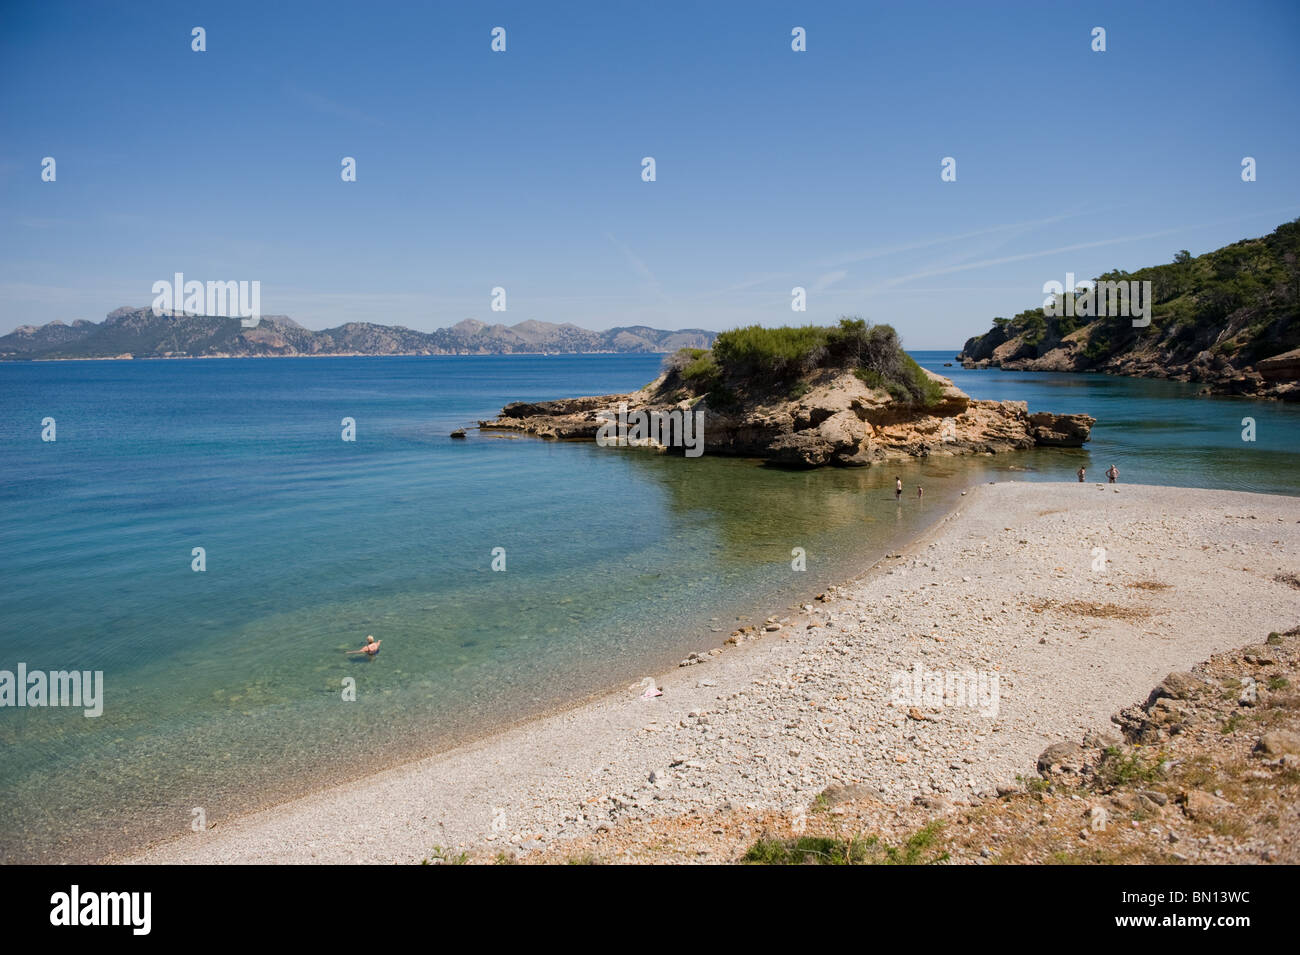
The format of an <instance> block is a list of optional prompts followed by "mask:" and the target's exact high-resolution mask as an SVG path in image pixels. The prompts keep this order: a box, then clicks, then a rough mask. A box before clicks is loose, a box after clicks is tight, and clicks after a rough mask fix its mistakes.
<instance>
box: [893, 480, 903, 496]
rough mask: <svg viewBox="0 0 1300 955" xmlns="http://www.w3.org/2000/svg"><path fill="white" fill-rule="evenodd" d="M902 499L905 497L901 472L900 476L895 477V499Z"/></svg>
mask: <svg viewBox="0 0 1300 955" xmlns="http://www.w3.org/2000/svg"><path fill="white" fill-rule="evenodd" d="M902 499H903V477H902V475H901V474H900V475H899V476H898V477H896V478H894V500H895V501H901V500H902Z"/></svg>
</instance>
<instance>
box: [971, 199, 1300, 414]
mask: <svg viewBox="0 0 1300 955" xmlns="http://www.w3.org/2000/svg"><path fill="white" fill-rule="evenodd" d="M1098 281H1100V282H1116V283H1119V282H1123V283H1134V282H1136V283H1142V282H1150V283H1151V286H1150V288H1151V302H1150V303H1148V304H1151V305H1152V306H1153V307H1151V308H1150V312H1149V318H1150V324H1148V325H1145V326H1138V327H1134V324H1133V320H1132V319H1131V318H1128V317H1120V316H1114V315H1112V316H1109V317H1106V316H1102V317H1097V316H1096V315H1093V314H1087V315H1084V314H1081V313H1080V310H1079V309H1077V308H1076V307H1073V306H1074V303H1071V306H1072V307H1071V308H1070V310H1069V311H1070V313H1071V314H1068V315H1060V314H1057V315H1048V314H1046V313H1045V312H1044V310H1043V309H1042V308H1033V309H1029V310H1028V311H1024V312H1021V313H1020V314H1019V315H1017V316H1015V317H1014V318H995V319H993V328H992V329H990V330H989V331H988V332H985V333H984V334H983V335H976V336H975V337H974V338H971V339H970V340H968V341H967V342H966V345H965V346H964V347H963V348H962V350H961V354H960V355H958V356H957V357H958V359H960V360H961V361H962V362H963V364H964V365H965V366H966V367H968V368H987V367H994V368H1006V369H1011V370H1015V371H1101V372H1106V373H1108V374H1114V375H1132V376H1136V377H1143V378H1174V379H1178V380H1180V381H1197V382H1204V383H1205V385H1206V388H1205V391H1207V392H1210V393H1215V394H1237V395H1252V396H1259V397H1269V398H1281V399H1284V400H1290V401H1296V400H1300V219H1297V220H1295V221H1292V222H1287V223H1284V224H1283V225H1280V226H1278V227H1277V229H1275V230H1274V231H1273V232H1272V234H1270V235H1266V236H1263V237H1262V238H1258V239H1243V240H1242V241H1240V242H1234V243H1233V244H1232V245H1228V246H1224V247H1223V248H1222V249H1216V250H1215V251H1213V252H1207V253H1205V254H1204V255H1198V256H1195V257H1193V256H1191V255H1189V254H1188V253H1187V252H1186V251H1183V252H1179V253H1178V254H1177V255H1175V257H1174V261H1173V262H1172V263H1169V264H1166V265H1155V266H1150V267H1148V268H1144V269H1140V270H1138V271H1137V272H1120V271H1115V272H1109V273H1107V274H1106V275H1102V276H1098ZM1075 301H1076V302H1078V301H1081V299H1080V298H1076V299H1075ZM1098 301H1100V299H1098ZM1053 311H1059V310H1058V309H1055V308H1054V309H1053ZM1084 311H1087V312H1091V311H1094V310H1093V309H1085V310H1084Z"/></svg>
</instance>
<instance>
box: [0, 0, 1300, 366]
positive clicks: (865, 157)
mask: <svg viewBox="0 0 1300 955" xmlns="http://www.w3.org/2000/svg"><path fill="white" fill-rule="evenodd" d="M0 9H2V11H3V12H0V225H2V226H3V228H0V333H2V332H7V331H10V330H11V329H12V328H14V327H15V326H17V325H20V324H27V323H32V324H39V323H43V322H46V321H51V320H54V319H61V320H63V321H68V322H71V321H73V320H75V319H79V318H81V319H90V320H94V321H98V320H100V319H102V318H103V316H104V315H105V314H106V313H107V312H108V311H110V310H111V309H113V308H115V307H117V306H120V305H147V304H149V302H150V301H151V300H152V292H151V287H152V285H153V283H154V282H156V281H159V280H165V279H170V278H171V276H172V274H173V273H174V272H178V271H179V272H184V273H185V276H186V278H187V279H199V280H201V281H206V280H230V279H245V280H257V281H260V282H261V285H262V312H263V313H264V314H288V315H290V316H291V317H293V318H295V319H297V320H298V321H300V322H301V323H302V324H304V325H306V326H308V327H311V328H324V327H328V326H331V325H337V324H340V323H342V322H345V321H367V320H368V321H376V322H382V323H385V324H401V325H406V326H409V327H412V328H419V329H425V330H428V329H433V328H438V327H442V326H445V325H450V324H454V323H455V322H457V321H460V320H461V319H464V318H478V319H481V320H484V321H489V322H493V321H503V322H505V323H506V324H514V323H515V322H519V321H523V320H525V319H538V320H542V321H553V322H563V321H572V322H574V323H576V324H579V325H583V326H585V327H589V328H597V329H603V328H608V327H611V326H614V325H626V324H648V325H653V326H656V327H660V328H681V327H703V328H710V329H715V330H720V329H723V328H729V327H734V326H736V325H740V324H750V323H755V322H757V323H760V324H764V325H777V324H785V323H791V322H793V323H796V324H803V323H807V322H818V323H821V322H828V321H832V320H833V319H835V318H836V317H838V316H840V315H860V316H863V317H866V318H869V319H871V320H874V321H878V322H890V323H892V324H894V325H895V327H897V328H898V329H899V331H900V332H901V333H902V335H903V340H904V343H905V344H906V345H907V346H908V347H910V348H914V349H917V348H948V347H952V346H956V345H960V344H961V343H962V342H963V341H964V340H965V339H966V338H967V337H968V336H970V335H972V334H975V333H977V332H982V331H984V330H985V329H986V328H987V327H988V325H989V322H990V319H991V318H992V317H993V316H995V315H1011V314H1014V313H1015V312H1017V311H1020V310H1022V309H1024V308H1028V307H1032V306H1034V305H1036V304H1039V303H1040V302H1041V300H1042V298H1043V295H1042V292H1041V289H1042V285H1043V283H1044V282H1046V281H1048V280H1052V279H1055V280H1058V281H1063V280H1064V278H1065V273H1066V272H1067V271H1070V272H1074V273H1075V274H1076V275H1077V276H1078V277H1080V278H1083V277H1091V276H1093V275H1095V274H1097V273H1099V272H1102V271H1105V270H1107V269H1110V268H1128V269H1133V268H1138V267H1141V266H1143V265H1149V264H1154V263H1158V262H1166V261H1169V260H1170V259H1171V258H1172V256H1173V253H1174V252H1175V251H1176V250H1178V249H1183V248H1186V249H1189V250H1191V251H1192V252H1193V253H1194V254H1195V253H1200V252H1204V251H1208V250H1210V249H1213V248H1217V247H1219V246H1221V245H1224V244H1227V243H1228V242H1232V241H1235V240H1237V239H1240V238H1243V237H1247V236H1255V235H1262V234H1265V233H1267V232H1269V231H1271V230H1272V229H1273V228H1275V227H1276V226H1277V225H1278V224H1279V223H1281V222H1284V221H1287V220H1289V219H1293V218H1296V217H1297V216H1300V182H1298V181H1297V175H1298V174H1300V116H1298V115H1297V113H1298V112H1300V109H1298V107H1297V104H1298V102H1300V95H1298V91H1300V55H1297V53H1296V51H1297V50H1300V4H1296V3H1294V2H1292V0H1282V2H1249V0H1247V2H1236V3H1201V2H1177V3H1151V4H1141V5H1138V4H1133V3H1127V2H1126V3H1113V4H1108V3H1045V2H1036V3H1025V4H988V5H986V4H974V3H924V2H915V3H912V2H909V3H901V4H890V5H882V4H867V3H862V2H854V3H816V4H793V3H743V4H742V3H709V4H702V3H671V2H657V3H628V4H614V3H608V2H607V3H590V4H588V3H582V4H577V3H575V4H564V5H558V4H551V3H541V2H536V0H534V2H528V3H518V4H501V3H483V4H478V3H475V4H451V3H445V4H419V5H416V4H410V5H409V8H408V5H400V6H399V5H388V4H384V3H380V2H367V3H335V2H328V0H324V2H322V0H318V2H313V3H309V4H291V3H265V2H261V3H249V4H244V3H231V2H221V3H210V4H206V3H187V4H175V3H157V4H154V3H129V4H128V3H122V4H107V3H87V4H68V3H59V2H46V3H40V4H37V3H31V4H14V3H10V4H5V5H4V6H3V7H2V8H0ZM194 26H202V27H204V28H205V29H206V31H207V51H206V52H204V53H195V52H193V51H191V49H190V42H191V35H190V31H191V28H192V27H194ZM495 26H502V27H505V28H506V31H507V34H506V36H507V50H506V52H505V53H493V52H492V51H491V49H490V43H491V36H490V31H491V29H492V28H493V27H495ZM795 26H802V27H804V28H805V29H806V30H807V47H808V48H807V51H806V52H803V53H796V52H794V51H792V50H791V48H790V40H791V36H790V33H791V29H792V28H793V27H795ZM1095 26H1101V27H1104V28H1105V29H1106V31H1107V34H1106V45H1107V50H1106V52H1104V53H1096V52H1093V51H1092V49H1091V47H1090V44H1091V31H1092V28H1093V27H1095ZM45 156H53V157H54V158H55V159H56V161H57V175H58V178H57V181H56V182H53V183H48V182H42V181H41V176H40V173H41V160H42V158H43V157H45ZM344 156H352V157H355V158H356V160H357V180H358V181H357V182H355V183H344V182H343V181H342V180H341V178H340V175H339V173H340V168H341V167H340V163H341V160H342V158H343V157H344ZM643 156H653V157H655V160H656V164H657V180H656V181H655V182H652V183H647V182H643V181H642V179H641V159H642V157H643ZM945 156H951V157H954V158H955V159H956V160H957V181H956V182H942V181H941V180H940V162H941V160H942V158H943V157H945ZM1244 156H1252V157H1254V158H1255V159H1256V161H1257V164H1258V179H1257V181H1256V182H1252V183H1245V182H1242V180H1241V175H1240V172H1241V160H1242V157H1244ZM796 285H799V286H803V287H805V288H806V289H807V290H808V309H807V311H806V312H804V313H795V312H792V311H791V309H790V292H791V289H792V288H793V287H794V286H796ZM494 286H501V287H504V288H505V289H506V292H507V304H508V310H507V311H506V312H504V313H497V312H492V311H491V310H490V308H489V304H490V296H491V290H492V288H493V287H494Z"/></svg>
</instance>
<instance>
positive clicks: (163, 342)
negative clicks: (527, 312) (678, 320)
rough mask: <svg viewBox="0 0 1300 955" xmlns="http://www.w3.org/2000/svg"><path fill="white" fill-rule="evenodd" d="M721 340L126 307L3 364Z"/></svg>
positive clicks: (50, 330)
mask: <svg viewBox="0 0 1300 955" xmlns="http://www.w3.org/2000/svg"><path fill="white" fill-rule="evenodd" d="M713 338H714V333H713V332H709V331H705V330H703V329H698V328H688V329H682V330H679V331H665V330H662V329H657V328H648V327H646V326H644V325H636V326H631V327H620V328H611V329H609V330H607V331H603V332H593V331H589V330H588V329H585V328H579V327H578V326H577V325H571V324H568V323H565V324H563V325H554V324H551V323H549V322H535V321H526V322H520V323H519V324H517V325H514V326H506V325H487V324H484V323H483V322H479V321H475V320H474V319H466V320H465V321H463V322H459V323H458V324H456V325H453V326H452V327H450V328H440V329H438V330H436V331H433V332H418V331H414V330H412V329H409V328H403V327H401V326H400V325H377V324H373V323H370V322H349V323H348V324H346V325H340V326H338V327H337V328H327V329H324V330H323V331H312V330H311V329H307V328H303V327H302V326H301V325H299V324H298V323H297V322H295V321H294V320H293V319H291V318H288V317H286V316H284V315H269V316H263V317H262V320H261V321H260V322H259V324H258V325H257V327H255V328H243V327H242V326H241V324H240V320H239V319H238V318H220V317H216V316H205V315H187V314H175V315H170V314H168V315H161V316H160V315H155V314H154V313H153V311H152V310H151V309H148V308H119V309H116V310H115V311H112V312H110V313H109V314H108V317H107V318H105V319H104V321H103V322H99V323H95V322H87V321H76V322H73V323H72V324H71V325H66V324H64V323H63V322H51V323H49V324H48V325H42V326H39V327H37V326H33V325H24V326H22V327H20V328H17V329H15V330H14V331H13V332H11V333H10V334H8V335H4V336H0V359H9V360H14V359H57V358H247V357H273V356H294V355H500V354H514V353H530V352H553V353H567V354H572V353H579V352H672V351H676V350H677V349H679V348H683V347H688V346H694V347H701V346H702V347H707V346H708V345H710V344H711V343H712V341H713Z"/></svg>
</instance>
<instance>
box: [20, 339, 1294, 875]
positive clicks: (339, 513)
mask: <svg viewBox="0 0 1300 955" xmlns="http://www.w3.org/2000/svg"><path fill="white" fill-rule="evenodd" d="M917 357H918V359H919V360H921V361H922V363H923V364H926V365H927V366H928V367H932V368H934V369H935V370H938V371H941V372H942V373H944V374H949V375H951V376H952V377H953V378H954V379H955V380H956V381H957V383H958V384H959V385H960V386H961V387H963V388H964V389H966V390H967V391H969V392H971V393H972V394H973V395H975V396H976V397H990V398H1010V399H1017V400H1028V401H1029V403H1030V407H1031V408H1032V409H1047V410H1054V411H1087V412H1088V413H1090V414H1093V415H1095V416H1096V417H1098V418H1099V419H1100V422H1099V424H1098V426H1097V428H1096V430H1095V432H1094V443H1093V446H1092V448H1091V449H1090V450H1086V451H1076V450H1051V451H1039V452H1027V453H1023V454H1015V455H1005V456H1000V457H998V458H992V459H989V458H973V459H942V460H936V461H933V462H917V463H914V464H909V465H906V466H904V467H894V466H890V468H889V469H888V470H886V469H882V468H872V469H858V470H825V471H818V472H795V471H784V470H779V469H775V468H769V467H763V466H760V465H759V464H758V463H756V462H753V461H748V460H734V459H733V460H728V459H712V458H707V457H706V458H700V459H693V460H687V459H681V458H667V457H661V456H658V455H654V454H653V453H648V452H642V451H636V450H627V449H623V450H618V449H600V448H597V447H595V445H593V444H585V443H556V442H545V441H539V440H535V439H531V438H522V437H506V436H490V435H488V434H482V435H480V434H478V433H477V432H473V431H471V433H470V437H469V438H468V440H465V441H453V440H451V439H450V438H448V437H447V435H448V433H449V432H450V431H451V430H452V429H453V428H456V427H461V426H465V425H472V424H473V423H474V422H475V421H477V420H478V419H480V418H486V417H490V416H491V415H492V414H493V413H494V412H495V411H496V410H497V409H498V408H500V407H501V406H502V405H503V404H505V403H507V402H509V401H513V400H540V399H545V398H553V397H561V396H567V395H575V394H596V393H607V392H614V391H625V390H630V389H632V388H635V387H637V386H639V385H641V384H643V383H645V382H646V381H648V380H650V379H651V378H653V377H654V376H655V374H656V373H657V370H658V367H659V364H660V361H661V358H660V357H659V356H636V355H625V356H615V355H591V356H553V357H543V356H503V357H442V358H339V359H277V360H221V361H174V362H167V361H154V362H144V361H140V362H64V363H38V364H18V363H2V364H0V669H11V670H12V669H14V668H16V665H17V663H18V662H19V661H22V662H25V663H26V664H27V666H28V669H29V670H36V669H43V670H50V669H69V668H75V669H79V670H102V671H103V672H104V680H105V687H106V689H105V698H106V699H105V708H104V714H103V715H102V716H101V717H98V718H95V719H87V718H86V717H84V716H83V715H82V712H81V710H73V709H50V708H44V709H26V708H25V709H14V708H8V707H5V708H0V859H3V860H4V861H25V860H36V859H43V860H59V861H62V860H68V861H89V860H94V859H98V858H102V857H104V856H105V855H106V854H109V853H112V852H114V851H117V850H120V849H123V848H126V847H130V846H134V845H139V844H142V843H144V842H147V841H150V840H155V839H161V838H167V837H171V836H175V835H180V834H183V833H184V832H186V831H188V826H189V824H190V821H191V818H192V817H191V810H192V809H193V808H194V807H203V809H204V811H205V813H206V816H207V819H208V822H209V823H214V822H215V823H217V824H220V822H221V821H223V820H224V819H226V818H228V817H229V816H230V814H232V813H235V812H239V811H244V810H247V809H250V808H254V807H256V806H259V805H263V804H266V803H268V802H271V801H275V800H278V799H281V798H285V797H288V796H292V795H296V794H299V793H301V792H304V791H306V790H308V789H311V788H314V787H317V786H321V785H327V784H331V783H336V782H339V781H341V780H344V779H346V778H349V777H352V776H355V775H358V774H360V773H364V772H367V771H370V770H373V769H376V768H378V767H380V766H383V765H387V764H391V763H392V762H395V761H397V760H400V759H403V758H407V757H412V756H417V755H421V754H424V753H428V752H432V751H435V750H437V749H439V748H442V747H445V746H447V745H450V744H452V743H454V742H456V741H459V740H463V739H466V738H468V737H470V736H473V735H475V734H477V733H481V732H485V731H487V730H490V729H492V728H496V727H499V726H501V725H503V724H504V723H507V722H509V721H512V720H517V719H520V718H524V717H526V716H528V715H530V714H535V713H537V712H541V711H543V710H546V709H548V708H552V707H554V706H556V705H560V704H563V703H565V702H568V701H572V700H574V699H576V698H579V697H581V696H583V695H584V694H588V693H591V692H596V691H600V690H602V689H606V688H608V687H610V686H615V685H619V684H620V683H627V682H632V681H635V680H637V679H639V677H640V676H641V675H643V674H645V673H649V672H653V670H654V669H655V668H657V667H661V666H664V665H669V664H671V663H672V662H675V660H677V659H679V658H680V657H681V656H683V655H685V653H686V652H687V651H689V650H692V649H703V648H705V647H709V646H714V645H717V644H719V643H720V642H721V640H722V639H723V638H724V637H725V636H726V633H727V632H729V631H730V630H731V629H732V628H733V627H734V626H735V625H736V621H737V619H743V620H744V621H746V622H750V621H754V620H756V619H761V618H762V617H763V616H765V615H766V614H767V613H770V612H772V611H774V610H777V609H779V608H781V607H784V606H786V605H788V604H790V603H792V602H793V601H795V600H797V599H801V598H804V597H806V596H808V595H810V594H811V593H815V592H816V591H817V590H818V589H819V588H820V587H822V586H824V585H825V584H826V583H828V582H831V581H834V580H838V579H841V578H842V577H843V576H845V575H847V574H850V573H852V572H855V571H856V570H858V569H860V568H861V567H863V566H865V565H866V564H869V563H870V562H871V561H873V560H874V559H875V558H876V557H878V556H879V555H880V554H881V553H884V552H885V551H887V550H889V549H891V548H893V547H895V546H897V545H898V544H899V543H900V542H901V541H903V540H905V539H908V538H911V537H914V536H915V535H916V534H918V533H919V532H920V531H921V530H923V529H924V528H925V527H926V526H928V525H929V524H930V523H931V522H932V521H933V520H935V519H936V518H938V517H939V516H941V515H942V514H943V513H944V512H945V511H946V510H947V508H948V507H949V506H950V504H951V501H952V500H953V499H954V498H955V497H956V495H957V494H958V493H959V491H960V490H961V489H963V488H965V487H968V486H969V485H971V484H973V483H976V482H979V481H984V480H995V479H1006V478H1008V477H1014V478H1016V479H1031V480H1032V479H1038V478H1041V479H1050V480H1060V479H1061V478H1062V477H1063V476H1064V477H1069V476H1072V474H1073V472H1074V469H1075V468H1077V467H1078V466H1079V463H1081V462H1084V463H1088V466H1089V467H1090V468H1092V469H1095V472H1094V476H1099V475H1100V471H1101V469H1103V468H1105V467H1106V466H1108V465H1109V464H1110V463H1111V462H1112V461H1114V463H1116V464H1117V465H1118V466H1119V467H1120V469H1121V471H1122V472H1123V479H1124V480H1132V481H1141V482H1145V483H1159V484H1170V485H1183V484H1186V485H1196V486H1210V487H1231V488H1239V489H1248V490H1259V491H1268V492H1273V493H1289V494H1295V493H1300V478H1298V477H1297V475H1296V472H1295V467H1294V465H1295V454H1294V452H1295V449H1296V447H1297V446H1298V445H1300V441H1298V440H1297V439H1298V438H1300V409H1297V408H1295V407H1294V406H1291V407H1287V406H1282V405H1277V404H1269V403H1264V402H1248V401H1242V400H1236V399H1204V398H1193V397H1192V394H1193V393H1194V391H1195V388H1194V387H1193V386H1183V385H1178V384H1174V383H1168V382H1144V381H1133V380H1125V379H1112V378H1102V377H1094V376H1079V375H1028V374H1022V375H1016V374H1012V373H1004V372H1000V371H986V372H964V371H963V370H962V369H960V368H947V369H945V368H942V367H941V366H942V363H943V361H946V360H950V359H951V353H947V352H945V353H918V355H917ZM1246 414H1250V415H1252V416H1254V417H1255V419H1256V422H1257V423H1256V429H1257V434H1258V440H1257V442H1256V443H1255V444H1253V445H1245V444H1243V442H1241V440H1240V431H1241V426H1240V424H1239V422H1240V419H1241V417H1243V416H1244V415H1246ZM47 416H48V417H53V418H54V419H55V420H56V422H57V440H56V441H55V442H52V443H47V442H42V441H41V440H40V431H41V427H40V422H41V420H42V419H43V418H45V417H47ZM344 417H351V418H354V419H355V421H356V429H357V440H356V441H355V442H352V443H349V442H344V441H342V440H341V439H340V431H341V425H340V421H341V419H342V418H344ZM1234 422H1237V423H1236V424H1234ZM896 473H901V474H902V475H903V478H904V481H905V482H906V484H907V485H908V487H909V489H910V488H911V487H913V486H914V485H916V484H921V483H923V484H924V485H925V486H926V491H927V493H926V496H925V498H924V500H923V501H916V500H915V499H913V498H910V497H905V498H904V500H903V502H901V503H898V502H895V500H894V498H893V494H892V482H893V477H894V475H895V474H896ZM195 547H203V548H204V549H205V550H206V560H207V569H206V571H204V572H202V573H196V572H194V571H193V570H192V569H191V560H192V557H191V551H192V549H193V548H195ZM795 547H802V548H804V549H805V550H806V552H807V555H808V557H807V559H808V570H807V572H805V573H799V572H796V571H794V570H792V569H791V566H790V561H791V550H792V548H795ZM494 548H504V549H505V562H506V569H505V571H504V572H498V571H494V570H493V569H492V560H493V550H494ZM367 634H374V635H375V636H376V637H378V638H380V639H382V640H383V651H382V652H381V653H380V654H379V656H378V657H377V658H376V659H374V660H359V661H358V660H352V659H350V658H348V657H346V656H345V655H344V653H343V651H344V650H345V649H348V648H355V647H358V646H360V645H361V643H362V642H363V641H364V639H365V636H366V635H367ZM348 680H350V681H354V682H355V687H356V699H355V701H354V702H352V701H345V700H344V698H343V696H344V693H343V689H344V682H345V681H348Z"/></svg>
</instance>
